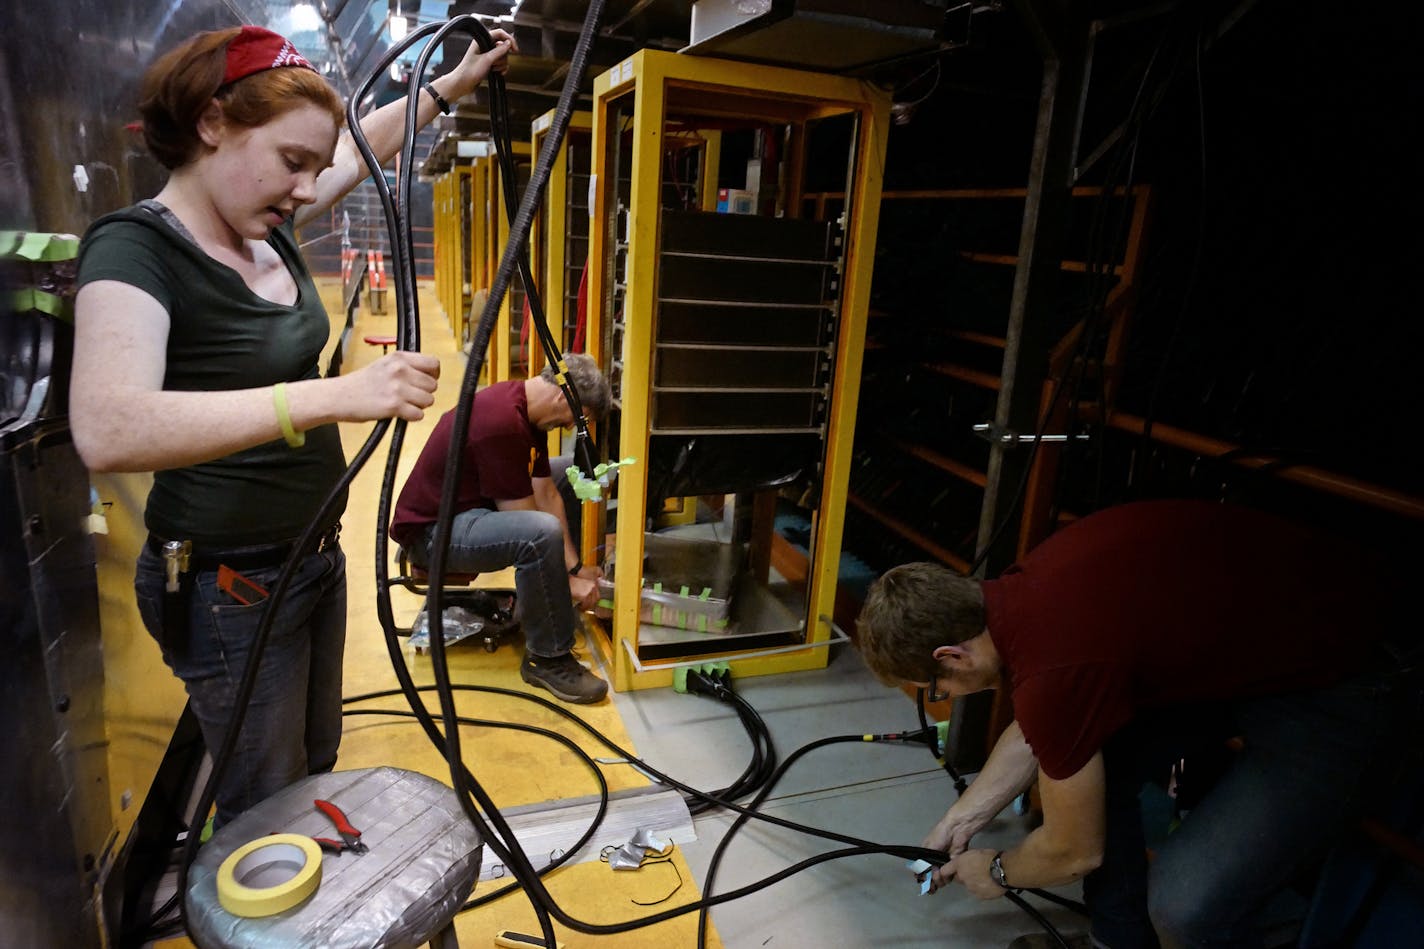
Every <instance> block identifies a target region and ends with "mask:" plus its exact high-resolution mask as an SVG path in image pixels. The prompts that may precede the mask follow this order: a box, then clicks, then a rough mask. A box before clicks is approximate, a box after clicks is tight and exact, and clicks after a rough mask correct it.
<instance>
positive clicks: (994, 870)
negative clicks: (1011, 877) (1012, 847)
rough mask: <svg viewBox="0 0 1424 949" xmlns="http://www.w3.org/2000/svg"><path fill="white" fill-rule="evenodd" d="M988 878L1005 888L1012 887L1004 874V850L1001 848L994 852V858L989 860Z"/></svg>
mask: <svg viewBox="0 0 1424 949" xmlns="http://www.w3.org/2000/svg"><path fill="white" fill-rule="evenodd" d="M989 879H991V880H993V881H994V882H995V883H997V884H999V886H1001V887H1003V888H1004V889H1006V890H1009V889H1013V888H1012V887H1011V886H1009V881H1008V879H1007V878H1006V877H1005V876H1004V852H1003V851H1002V850H1000V851H999V852H998V853H996V854H994V859H993V860H990V861H989Z"/></svg>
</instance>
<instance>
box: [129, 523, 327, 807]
mask: <svg viewBox="0 0 1424 949" xmlns="http://www.w3.org/2000/svg"><path fill="white" fill-rule="evenodd" d="M280 569H281V568H280V567H270V568H263V569H259V570H244V571H243V575H244V576H246V577H247V578H248V579H250V580H252V581H253V582H254V583H256V584H258V585H259V586H261V587H263V588H265V589H267V590H271V589H272V588H273V587H274V586H275V584H276V580H277V574H278V573H279V572H280ZM163 587H164V576H163V561H162V558H160V557H159V556H158V555H157V554H155V553H154V552H153V551H152V550H150V549H149V548H148V547H147V546H145V547H144V548H143V552H142V553H141V554H140V555H139V559H138V569H137V572H136V574H135V576H134V591H135V593H136V595H137V597H138V609H139V614H140V616H141V617H142V618H143V623H144V626H145V627H147V629H148V631H149V634H150V635H152V636H153V637H154V638H155V639H156V640H158V643H159V645H160V647H161V648H162V650H163V661H164V662H165V663H167V664H168V667H169V668H170V669H172V670H173V672H174V673H175V674H176V675H177V676H178V677H179V678H180V679H182V680H183V685H184V687H185V688H186V689H187V691H188V702H189V706H190V707H191V708H192V710H193V714H194V715H195V716H196V717H197V719H198V724H199V726H200V727H201V729H202V732H203V741H204V743H205V744H206V745H207V746H208V749H209V750H210V751H211V752H212V753H213V754H216V753H217V751H218V749H220V748H221V747H222V742H223V739H224V737H225V736H226V734H227V728H228V722H229V721H230V720H231V717H232V711H233V699H234V696H235V695H236V693H237V689H238V686H239V684H240V683H241V681H242V676H243V672H244V670H245V669H246V668H247V660H248V656H249V654H250V648H251V645H252V640H253V636H254V635H255V633H256V631H257V624H258V622H259V621H260V620H261V618H262V612H263V610H265V609H266V601H263V602H261V603H255V604H253V605H251V606H243V605H242V604H240V603H238V602H237V601H236V600H234V599H233V598H232V597H230V596H229V595H228V594H226V593H224V592H222V591H221V590H219V589H218V588H217V571H215V570H206V571H198V572H197V573H196V574H195V575H194V578H193V592H192V595H191V596H190V598H189V600H188V630H187V634H186V636H185V637H184V638H183V640H181V641H176V640H174V639H173V638H172V637H169V636H166V635H165V631H164V629H163ZM280 611H281V612H280V613H279V614H278V616H277V617H276V619H275V621H274V622H273V624H272V629H271V632H270V633H269V634H268V637H267V644H266V647H265V648H264V649H263V652H262V666H261V671H260V672H259V673H258V676H257V682H256V686H255V688H254V691H253V693H252V699H251V702H250V704H249V705H248V707H247V717H246V718H245V720H244V721H243V725H242V732H241V733H240V736H239V739H238V742H237V746H236V748H235V749H234V752H233V757H232V759H231V761H230V762H229V763H228V766H227V768H226V770H225V771H224V772H223V774H222V776H221V779H220V781H219V783H218V790H217V819H216V822H215V823H216V825H217V826H221V825H222V824H224V823H226V822H227V821H229V820H231V819H232V818H234V817H236V816H237V815H238V814H240V813H241V812H242V811H244V810H246V809H247V808H249V807H251V806H252V805H253V804H256V803H257V802H258V801H261V800H262V799H263V798H266V797H268V796H269V795H271V794H274V793H276V792H277V791H280V790H281V789H282V788H284V787H286V786H287V785H289V784H291V783H292V782H293V781H296V780H298V779H300V778H303V777H306V776H307V775H309V774H318V773H320V772H324V771H330V770H331V769H332V767H334V766H335V764H336V749H337V747H338V746H339V745H340V743H341V666H342V655H343V653H344V651H345V648H346V557H345V555H344V554H343V553H342V552H341V548H340V547H332V548H328V549H327V550H325V551H322V552H321V553H315V554H311V555H309V556H307V557H306V558H305V559H304V560H303V561H302V563H301V564H300V566H299V567H298V569H297V572H296V574H295V576H294V577H293V578H292V583H291V586H290V587H288V590H287V595H286V597H284V599H283V602H282V603H281V605H280Z"/></svg>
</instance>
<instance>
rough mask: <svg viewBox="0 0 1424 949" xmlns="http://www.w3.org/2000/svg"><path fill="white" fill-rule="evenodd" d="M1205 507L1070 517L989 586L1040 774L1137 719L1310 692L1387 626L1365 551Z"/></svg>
mask: <svg viewBox="0 0 1424 949" xmlns="http://www.w3.org/2000/svg"><path fill="white" fill-rule="evenodd" d="M1342 550H1343V548H1342V546H1341V544H1340V542H1339V541H1336V540H1332V539H1327V538H1324V537H1322V536H1319V535H1317V534H1314V533H1312V532H1311V531H1310V530H1309V529H1307V528H1305V527H1303V526H1301V525H1298V524H1294V523H1292V522H1289V521H1285V520H1281V519H1279V518H1276V517H1273V516H1270V515H1267V514H1263V513H1260V512H1257V511H1253V510H1248V509H1245V508H1239V507H1232V506H1227V505H1223V504H1214V503H1211V502H1205V501H1146V502H1140V503H1135V504H1127V505H1123V506H1121V507H1116V508H1109V509H1107V510H1104V511H1100V512H1098V513H1095V514H1092V515H1090V516H1088V517H1085V518H1083V519H1082V520H1079V521H1077V522H1075V523H1073V524H1071V525H1069V526H1068V527H1065V528H1064V529H1063V530H1060V531H1059V532H1058V533H1056V534H1054V535H1053V536H1052V537H1050V538H1049V539H1048V540H1046V541H1044V542H1043V543H1042V544H1040V545H1039V546H1038V547H1037V548H1035V549H1034V550H1033V551H1032V552H1030V553H1029V554H1028V556H1026V557H1025V558H1024V559H1023V560H1022V561H1021V562H1020V563H1018V564H1015V565H1014V566H1012V567H1010V568H1009V569H1008V570H1006V571H1005V572H1004V574H1003V576H1002V577H1000V578H999V579H998V580H989V581H985V583H984V605H985V610H986V614H987V623H988V629H989V636H990V638H991V639H992V640H993V642H994V646H995V648H996V649H998V651H999V654H1000V656H1001V657H1002V659H1003V662H1004V665H1005V669H1006V676H1007V685H1008V687H1009V688H1010V689H1011V690H1012V695H1013V704H1014V712H1015V717H1016V719H1017V721H1018V723H1019V726H1020V727H1021V728H1022V729H1023V733H1024V737H1025V738H1026V739H1027V740H1028V743H1029V745H1030V746H1032V748H1033V751H1034V755H1035V756H1036V757H1037V758H1038V763H1039V766H1040V767H1041V768H1042V769H1043V773H1044V774H1046V775H1048V776H1049V777H1050V778H1054V779H1059V780H1061V779H1063V778H1066V777H1069V776H1070V775H1072V774H1075V773H1076V772H1077V771H1078V770H1079V769H1080V768H1082V767H1083V765H1085V764H1087V762H1088V761H1089V759H1091V758H1092V756H1093V755H1094V754H1095V753H1096V752H1097V751H1099V750H1100V749H1101V748H1102V746H1103V742H1104V741H1105V740H1106V739H1107V738H1108V737H1109V736H1110V735H1112V733H1113V732H1115V731H1117V729H1119V728H1121V727H1122V726H1123V725H1124V724H1126V723H1127V722H1128V721H1129V720H1130V719H1131V718H1133V716H1134V715H1135V714H1136V713H1137V712H1138V710H1141V709H1151V708H1158V707H1162V706H1167V705H1175V704H1180V703H1200V702H1212V701H1219V700H1223V699H1229V698H1241V697H1248V696H1254V695H1265V694H1271V693H1278V692H1288V691H1294V690H1300V689H1308V688H1317V687H1320V686H1324V685H1328V684H1331V683H1333V682H1336V681H1338V680H1340V679H1341V678H1343V677H1345V676H1347V675H1349V674H1350V673H1351V672H1353V671H1355V669H1356V668H1357V667H1358V664H1359V661H1360V657H1361V656H1362V655H1364V654H1365V652H1366V650H1365V649H1363V648H1362V646H1367V645H1368V644H1369V643H1371V642H1372V641H1374V640H1375V639H1377V638H1379V636H1380V634H1381V632H1382V626H1383V615H1384V610H1383V609H1381V607H1383V606H1384V601H1385V596H1384V595H1383V594H1379V595H1376V594H1375V593H1373V592H1372V590H1373V588H1374V587H1375V586H1376V583H1375V574H1374V573H1373V571H1372V570H1371V569H1369V567H1368V566H1367V565H1366V563H1365V561H1364V559H1363V558H1361V557H1354V556H1345V557H1342Z"/></svg>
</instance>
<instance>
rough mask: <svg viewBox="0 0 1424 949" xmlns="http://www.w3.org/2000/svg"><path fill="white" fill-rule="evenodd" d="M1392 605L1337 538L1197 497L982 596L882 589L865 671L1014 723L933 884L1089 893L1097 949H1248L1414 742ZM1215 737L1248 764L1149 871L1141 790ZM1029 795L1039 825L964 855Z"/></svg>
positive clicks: (971, 792)
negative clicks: (963, 699) (1268, 915)
mask: <svg viewBox="0 0 1424 949" xmlns="http://www.w3.org/2000/svg"><path fill="white" fill-rule="evenodd" d="M1399 605H1400V598H1399V597H1398V596H1397V595H1396V590H1395V588H1394V586H1393V585H1391V584H1388V583H1386V582H1384V581H1383V580H1382V578H1381V575H1380V574H1379V573H1378V572H1375V571H1372V570H1370V569H1369V568H1368V567H1367V566H1366V560H1365V559H1364V558H1355V557H1344V558H1342V556H1341V548H1340V546H1339V542H1338V541H1330V540H1328V539H1326V538H1323V537H1321V536H1319V535H1316V534H1313V533H1311V532H1310V531H1308V530H1307V529H1305V528H1303V527H1301V526H1300V525H1297V524H1294V523H1291V522H1288V521H1284V520H1280V519H1278V518H1275V517H1272V516H1269V515H1266V514H1263V513H1259V512H1256V511H1252V510H1247V509H1244V508H1239V507H1232V506H1228V505H1222V504H1214V503H1209V502H1198V501H1152V502H1141V503H1135V504H1127V505H1124V506H1122V507H1117V508H1111V509H1108V510H1104V511H1100V512H1098V513H1096V514H1092V515H1090V516H1087V517H1084V518H1082V519H1080V520H1079V521H1077V522H1075V523H1073V524H1071V525H1070V526H1068V527H1066V528H1064V529H1063V530H1061V531H1059V532H1058V533H1056V534H1054V535H1053V536H1052V537H1050V538H1049V539H1048V540H1046V541H1045V542H1044V543H1042V544H1041V545H1040V546H1039V547H1037V548H1036V549H1035V550H1033V551H1032V553H1030V554H1029V555H1028V556H1027V557H1025V558H1024V559H1023V560H1022V561H1021V562H1019V563H1017V564H1015V565H1014V566H1012V567H1010V568H1009V569H1008V570H1006V571H1004V573H1003V575H1002V576H1001V577H1000V578H999V579H997V580H987V581H977V580H970V579H965V578H963V577H960V576H958V575H956V574H953V573H951V572H950V571H948V570H946V569H944V568H942V567H939V566H937V565H933V564H924V563H917V564H906V565H904V566H900V567H896V568H894V569H892V570H890V571H888V572H887V573H885V575H884V576H882V577H881V578H879V579H878V580H877V581H876V582H875V584H874V585H873V586H872V587H871V589H870V591H869V594H868V595H867V598H866V602H865V606H864V609H863V611H862V613H861V615H860V618H859V620H858V633H857V635H858V640H859V644H860V649H861V651H862V653H863V655H864V657H865V660H866V662H867V664H868V665H869V666H870V668H871V669H872V670H873V671H874V672H875V673H876V675H877V676H879V677H880V678H881V680H882V681H885V682H887V683H889V684H896V685H900V684H907V685H914V686H917V687H919V688H923V689H927V690H928V691H929V693H930V695H931V698H932V699H939V698H941V697H943V696H946V695H949V696H959V695H965V694H968V693H971V692H978V691H981V690H984V689H995V688H1000V687H1007V688H1008V690H1009V692H1010V695H1011V698H1012V701H1013V708H1014V713H1015V721H1014V722H1013V724H1011V725H1010V726H1009V727H1008V729H1007V730H1006V731H1005V732H1004V734H1003V735H1002V736H1001V737H1000V739H999V741H998V742H997V744H996V745H995V747H994V749H993V751H992V753H991V754H990V756H989V759H988V761H987V762H986V763H985V765H984V768H983V771H982V772H981V773H980V774H979V775H978V777H977V779H976V780H975V781H974V783H973V784H971V785H970V786H969V789H968V790H967V791H966V792H965V794H964V795H963V796H962V797H961V798H960V799H959V800H958V801H957V802H956V803H955V804H954V806H953V807H951V808H950V809H949V811H948V812H947V813H946V814H945V815H944V817H943V818H942V819H941V820H940V821H939V823H938V824H936V825H935V827H934V828H933V829H932V830H931V831H930V834H929V836H928V837H927V838H926V839H925V841H924V846H925V847H928V848H931V849H935V850H943V851H945V852H946V853H948V854H949V856H950V858H951V859H950V860H949V861H948V862H947V863H945V864H944V865H943V866H942V867H940V868H939V869H937V870H936V871H935V872H934V876H933V884H932V885H933V886H934V888H939V887H941V886H944V885H946V884H948V883H950V882H951V881H954V882H959V883H961V884H963V885H964V886H965V888H966V889H968V890H969V891H970V892H972V893H974V894H975V895H976V896H978V897H980V898H984V899H988V898H991V897H995V896H1000V895H1002V894H1003V893H1004V892H1005V890H1006V889H1010V888H1013V889H1018V888H1023V887H1040V886H1054V885H1059V884H1064V883H1068V882H1070V881H1072V880H1075V879H1078V878H1084V885H1083V891H1084V897H1085V900H1086V902H1087V904H1088V907H1089V909H1090V911H1091V914H1092V937H1093V941H1094V943H1095V945H1102V946H1106V947H1110V949H1125V947H1138V946H1156V945H1158V944H1159V942H1158V935H1159V934H1160V935H1161V937H1162V942H1163V943H1166V944H1168V945H1188V946H1196V945H1203V946H1204V945H1213V946H1216V945H1223V946H1226V945H1231V946H1235V945H1252V944H1254V945H1257V946H1259V945H1260V944H1261V935H1260V933H1259V932H1257V930H1256V926H1255V921H1256V915H1257V911H1258V910H1260V909H1261V907H1262V906H1263V904H1264V903H1265V902H1266V901H1267V899H1268V898H1269V897H1270V896H1271V895H1272V894H1273V893H1275V892H1276V891H1278V890H1280V889H1281V888H1282V887H1284V886H1285V885H1287V884H1288V883H1289V882H1291V880H1292V878H1293V877H1294V875H1295V874H1297V873H1299V872H1300V870H1301V869H1302V868H1303V867H1307V866H1309V865H1310V863H1311V861H1312V860H1314V859H1318V858H1319V857H1320V856H1321V855H1323V853H1324V852H1325V851H1326V850H1327V849H1328V848H1329V846H1330V845H1331V843H1332V840H1333V839H1334V837H1335V835H1336V834H1335V832H1338V831H1341V830H1344V829H1346V828H1347V827H1348V826H1349V825H1350V823H1351V821H1352V819H1353V818H1354V817H1356V816H1358V814H1359V813H1360V810H1361V808H1362V807H1364V806H1366V805H1367V804H1368V803H1369V798H1370V796H1371V792H1372V791H1377V790H1380V789H1384V788H1387V787H1388V785H1389V783H1390V782H1391V780H1392V778H1393V777H1394V776H1395V775H1396V774H1397V770H1396V769H1397V768H1398V767H1399V765H1400V758H1401V755H1400V754H1399V752H1400V747H1401V746H1400V745H1399V742H1400V741H1407V742H1410V743H1413V742H1414V741H1416V740H1417V737H1416V739H1408V738H1406V737H1405V736H1407V735H1408V734H1409V732H1408V731H1407V729H1408V728H1409V727H1410V726H1408V725H1407V723H1406V720H1407V717H1408V716H1407V712H1406V709H1407V708H1408V707H1409V705H1408V697H1409V696H1408V694H1409V693H1413V695H1414V697H1415V706H1416V707H1417V685H1414V686H1406V685H1404V684H1403V677H1402V676H1401V675H1400V674H1399V673H1400V671H1401V669H1402V666H1403V665H1404V663H1403V662H1402V661H1401V659H1400V653H1399V649H1398V647H1397V646H1395V645H1392V644H1390V643H1389V642H1388V640H1387V635H1388V634H1391V633H1396V632H1397V628H1396V627H1393V625H1392V623H1391V617H1392V616H1397V615H1399V614H1398V612H1396V608H1397V607H1398V606H1399ZM1230 738H1240V739H1241V740H1242V746H1243V750H1241V751H1240V752H1239V753H1238V754H1236V755H1235V756H1234V759H1233V760H1232V761H1231V762H1230V764H1229V766H1227V767H1226V768H1225V771H1224V774H1223V775H1222V776H1221V777H1220V778H1219V779H1218V780H1217V781H1216V782H1215V783H1214V785H1213V786H1212V787H1211V788H1210V789H1209V790H1208V791H1206V792H1205V794H1204V796H1203V797H1202V798H1201V800H1200V801H1199V802H1197V803H1196V804H1195V806H1194V807H1192V809H1191V813H1190V815H1189V816H1188V817H1187V819H1186V820H1185V821H1184V822H1183V823H1182V824H1181V826H1180V827H1179V828H1178V829H1177V830H1176V831H1174V832H1173V833H1172V834H1171V836H1170V837H1168V838H1167V840H1166V842H1165V844H1164V845H1163V846H1161V847H1160V848H1159V849H1158V850H1157V853H1156V857H1155V859H1154V861H1153V862H1152V866H1151V868H1150V871H1149V868H1148V864H1147V859H1146V843H1145V838H1144V834H1143V829H1142V820H1141V814H1140V812H1139V805H1138V794H1139V792H1140V791H1141V789H1142V787H1143V784H1144V782H1146V781H1149V780H1158V781H1159V782H1162V783H1165V781H1166V779H1167V777H1168V775H1169V774H1170V773H1171V770H1172V767H1173V765H1175V764H1176V763H1177V762H1179V761H1182V760H1183V759H1184V758H1186V759H1187V760H1191V757H1192V756H1193V755H1195V754H1197V753H1199V752H1201V751H1203V750H1205V751H1206V752H1207V753H1208V754H1209V755H1212V756H1219V752H1220V749H1221V748H1223V747H1224V745H1225V742H1226V740H1227V739H1230ZM1035 778H1036V779H1037V781H1038V788H1039V795H1040V798H1041V801H1042V807H1043V823H1042V825H1041V826H1040V827H1038V828H1037V829H1036V830H1034V831H1032V832H1031V833H1029V834H1028V835H1027V837H1026V838H1025V839H1024V840H1023V841H1022V842H1021V843H1020V844H1019V845H1018V846H1016V847H1014V848H1012V849H1010V850H1006V851H1002V852H999V853H995V852H994V851H992V850H982V849H969V844H970V840H971V839H972V838H973V837H974V835H975V834H976V833H978V832H979V831H980V830H981V829H982V828H983V827H984V826H985V825H986V824H988V823H989V821H991V820H992V819H993V818H994V817H995V816H996V815H998V814H999V812H1000V811H1001V810H1002V809H1003V808H1004V807H1005V806H1006V805H1008V804H1009V803H1010V802H1011V801H1012V800H1013V799H1014V798H1015V797H1016V796H1017V795H1019V794H1020V793H1022V792H1023V791H1024V790H1026V789H1027V788H1028V787H1029V786H1030V785H1031V784H1032V783H1033V781H1034V780H1035ZM1179 803H1180V802H1179ZM1154 928H1155V932H1154Z"/></svg>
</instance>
